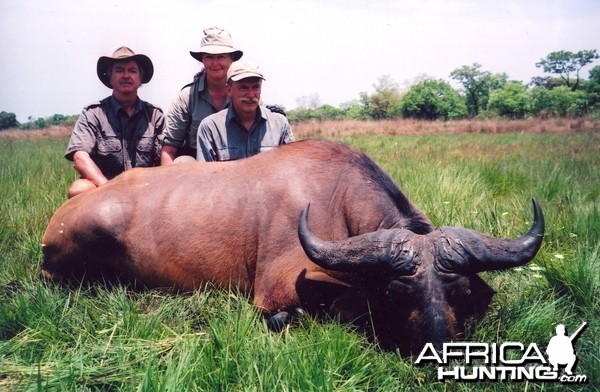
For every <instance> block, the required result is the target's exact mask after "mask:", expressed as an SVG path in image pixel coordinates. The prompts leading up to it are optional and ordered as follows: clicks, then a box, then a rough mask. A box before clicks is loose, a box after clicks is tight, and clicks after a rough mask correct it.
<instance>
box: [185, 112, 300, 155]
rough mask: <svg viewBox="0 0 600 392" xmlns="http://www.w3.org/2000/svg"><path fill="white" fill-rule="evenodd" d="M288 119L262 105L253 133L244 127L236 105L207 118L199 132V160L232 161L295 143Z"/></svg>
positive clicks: (257, 114) (257, 113)
mask: <svg viewBox="0 0 600 392" xmlns="http://www.w3.org/2000/svg"><path fill="white" fill-rule="evenodd" d="M293 141H294V135H293V134H292V129H291V127H290V123H289V122H288V120H287V118H286V117H285V116H284V115H282V114H279V113H274V112H272V111H270V110H269V109H267V108H266V107H264V106H259V107H258V110H257V112H256V120H255V121H254V124H252V128H251V129H250V131H246V129H245V128H244V127H243V126H242V125H241V123H240V121H239V119H238V117H237V115H236V113H235V109H234V108H233V105H231V106H230V107H229V108H227V109H224V110H221V111H220V112H218V113H216V114H213V115H211V116H208V117H206V118H205V119H204V120H202V122H201V123H200V128H199V130H198V154H197V157H196V159H197V160H198V161H207V162H209V161H232V160H235V159H241V158H247V157H250V156H252V155H256V154H258V153H259V152H264V151H267V150H270V149H272V148H274V147H276V146H278V145H280V144H287V143H292V142H293Z"/></svg>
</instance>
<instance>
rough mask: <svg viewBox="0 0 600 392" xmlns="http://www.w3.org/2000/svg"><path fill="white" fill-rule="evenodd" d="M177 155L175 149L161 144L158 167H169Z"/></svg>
mask: <svg viewBox="0 0 600 392" xmlns="http://www.w3.org/2000/svg"><path fill="white" fill-rule="evenodd" d="M176 153H177V147H175V146H169V145H166V144H163V146H162V150H161V151H160V165H161V166H165V165H170V164H172V163H173V161H174V160H175V154H176Z"/></svg>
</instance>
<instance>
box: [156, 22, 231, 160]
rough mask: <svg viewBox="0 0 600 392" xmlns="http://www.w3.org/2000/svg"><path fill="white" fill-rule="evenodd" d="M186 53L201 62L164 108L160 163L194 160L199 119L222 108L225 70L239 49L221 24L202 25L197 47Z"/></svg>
mask: <svg viewBox="0 0 600 392" xmlns="http://www.w3.org/2000/svg"><path fill="white" fill-rule="evenodd" d="M190 55H191V56H192V57H193V58H195V59H196V60H198V61H200V62H201V63H202V64H203V65H204V69H203V70H202V71H201V72H199V73H198V74H196V76H195V77H194V80H193V81H192V82H191V83H190V84H188V85H186V86H184V87H183V89H181V91H180V92H179V93H178V94H177V96H175V98H174V99H173V101H172V102H171V106H170V107H169V111H168V112H167V129H166V130H165V137H164V142H163V149H162V155H161V164H163V165H167V164H171V163H173V161H174V160H175V158H177V157H178V158H177V161H178V162H181V161H186V160H194V158H195V157H196V135H197V132H198V126H199V125H200V122H201V121H202V120H203V119H204V118H205V117H207V116H209V115H211V114H213V113H216V112H218V111H220V110H222V109H224V108H226V107H227V106H228V105H229V103H230V102H231V99H230V98H229V94H228V89H227V71H228V70H229V67H230V66H231V64H232V63H233V62H234V61H237V60H239V59H240V58H241V57H242V55H243V52H242V51H241V50H238V49H236V48H235V47H234V45H233V41H232V39H231V35H230V34H229V32H228V31H227V30H225V29H223V28H221V27H209V28H206V29H204V31H203V35H202V40H201V41H200V50H199V51H197V52H194V51H190Z"/></svg>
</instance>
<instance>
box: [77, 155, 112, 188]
mask: <svg viewBox="0 0 600 392" xmlns="http://www.w3.org/2000/svg"><path fill="white" fill-rule="evenodd" d="M73 164H74V167H75V170H77V172H78V173H79V174H80V175H81V177H82V178H85V179H86V180H89V181H91V182H93V183H94V185H96V186H101V185H104V184H106V183H107V182H108V179H107V178H106V177H105V176H104V174H102V171H101V170H100V168H98V166H97V165H96V164H95V163H94V161H93V160H92V158H91V157H90V154H88V153H87V152H85V151H77V152H75V154H74V155H73Z"/></svg>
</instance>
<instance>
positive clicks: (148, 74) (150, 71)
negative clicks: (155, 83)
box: [96, 54, 154, 89]
mask: <svg viewBox="0 0 600 392" xmlns="http://www.w3.org/2000/svg"><path fill="white" fill-rule="evenodd" d="M129 60H133V61H135V62H136V63H137V64H138V66H139V67H140V68H141V69H142V70H143V72H142V84H146V83H148V82H149V81H150V80H151V79H152V76H153V75H154V65H153V64H152V60H150V58H149V57H148V56H146V55H143V54H135V55H133V56H129V57H120V58H114V57H107V56H102V57H100V58H99V59H98V63H97V64H96V73H97V74H98V78H99V79H100V81H101V82H102V84H104V85H105V86H106V87H108V88H111V89H112V86H111V85H110V80H109V76H108V74H107V73H106V70H107V69H108V66H109V65H111V64H114V63H117V62H123V61H129Z"/></svg>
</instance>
